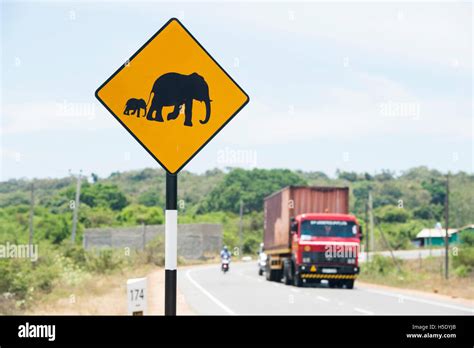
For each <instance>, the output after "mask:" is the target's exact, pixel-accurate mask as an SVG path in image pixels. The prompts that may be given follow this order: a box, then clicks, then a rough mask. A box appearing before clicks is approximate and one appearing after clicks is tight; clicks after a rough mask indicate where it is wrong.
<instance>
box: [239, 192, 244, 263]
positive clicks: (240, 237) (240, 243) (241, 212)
mask: <svg viewBox="0 0 474 348" xmlns="http://www.w3.org/2000/svg"><path fill="white" fill-rule="evenodd" d="M243 215H244V202H243V201H242V200H240V222H239V255H240V257H242V254H243V251H242V229H243V221H242V218H243Z"/></svg>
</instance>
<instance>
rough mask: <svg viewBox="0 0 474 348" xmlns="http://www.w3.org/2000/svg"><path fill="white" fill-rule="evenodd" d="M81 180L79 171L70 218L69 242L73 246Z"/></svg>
mask: <svg viewBox="0 0 474 348" xmlns="http://www.w3.org/2000/svg"><path fill="white" fill-rule="evenodd" d="M81 178H82V170H80V171H79V175H78V176H77V183H76V200H75V202H74V211H73V215H72V216H73V217H72V233H71V241H72V243H73V244H74V243H75V242H76V231H77V214H78V212H79V204H80V201H79V199H80V197H81Z"/></svg>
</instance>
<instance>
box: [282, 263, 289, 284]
mask: <svg viewBox="0 0 474 348" xmlns="http://www.w3.org/2000/svg"><path fill="white" fill-rule="evenodd" d="M290 272H291V265H290V264H289V262H286V261H285V262H284V263H283V278H282V279H281V280H282V282H283V283H284V284H285V285H290V284H291V277H290Z"/></svg>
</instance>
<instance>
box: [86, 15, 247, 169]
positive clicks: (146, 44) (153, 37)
mask: <svg viewBox="0 0 474 348" xmlns="http://www.w3.org/2000/svg"><path fill="white" fill-rule="evenodd" d="M173 21H176V22H177V23H178V24H179V25H180V26H181V27H182V28H183V29H184V30H185V31H186V33H188V35H189V36H190V37H191V38H192V39H193V40H194V42H196V43H197V44H198V45H199V47H201V49H202V50H203V51H204V52H205V53H206V54H207V55H208V57H209V58H211V59H212V60H213V61H214V63H215V64H216V65H217V66H218V67H219V68H220V69H221V70H222V72H223V73H224V74H226V75H227V77H228V78H229V79H230V80H231V81H232V82H233V83H234V84H235V85H236V86H237V88H239V89H240V90H241V91H242V93H243V94H245V96H246V97H247V100H246V101H245V103H244V104H242V106H241V107H240V108H239V109H237V111H236V112H234V114H233V115H232V116H231V117H229V119H228V120H227V121H226V122H225V123H224V124H223V125H222V126H221V127H220V128H219V129H218V130H217V131H216V132H215V133H214V134H213V135H212V136H211V137H210V138H209V139H208V140H207V141H206V142H205V143H204V144H203V145H202V146H201V147H200V148H199V149H198V150H197V151H196V152H194V154H193V155H192V156H190V157H189V158H188V160H187V161H186V162H184V164H183V165H182V166H181V167H179V168H178V169H177V170H176V171H175V172H171V171H169V170H168V168H166V166H165V165H164V164H163V163H161V161H160V160H159V159H158V158H157V157H156V156H155V155H154V154H153V153H152V152H151V151H150V150H148V148H147V147H146V146H145V145H144V144H143V143H142V142H141V141H140V139H138V138H137V137H136V136H135V134H133V133H132V131H131V130H130V129H128V127H127V126H126V125H125V124H124V123H123V122H122V120H120V118H119V117H118V116H117V115H116V114H115V113H114V112H113V111H112V110H111V109H110V108H109V107H108V106H107V104H105V103H104V101H103V100H102V99H100V97H99V91H100V90H101V89H102V88H103V87H104V86H105V85H106V84H107V83H109V81H110V80H112V79H113V78H114V77H115V76H116V75H117V74H118V73H119V72H120V71H122V69H123V68H125V67H126V64H122V66H120V68H119V69H118V70H117V71H115V72H114V73H113V74H112V76H110V77H109V78H108V79H107V80H106V81H105V82H104V83H103V84H102V85H100V87H99V88H97V90H96V91H95V97H96V98H97V99H98V100H99V102H100V103H101V104H102V105H103V106H104V107H105V108H106V109H107V110H108V111H109V112H110V113H111V114H112V116H114V117H115V119H116V120H117V121H119V122H120V124H121V125H122V126H123V127H124V128H125V129H126V130H127V132H129V133H130V134H131V135H132V136H133V137H134V138H135V140H136V141H138V143H139V144H140V145H141V146H142V147H143V148H144V149H145V150H146V151H147V152H148V153H149V154H150V155H151V157H153V158H154V159H155V161H157V162H158V163H159V164H160V166H162V167H163V169H165V170H166V171H167V172H168V173H170V174H177V173H179V172H180V171H181V170H182V169H183V168H184V167H185V166H186V164H188V163H189V162H190V161H191V160H192V159H193V158H194V157H195V156H196V155H197V154H198V153H199V152H200V151H201V150H202V149H203V148H204V147H205V146H206V145H207V144H208V143H209V142H210V141H211V140H212V139H213V138H214V137H215V136H216V135H217V134H218V133H219V132H220V131H221V130H222V129H223V128H224V127H225V126H226V125H227V124H228V123H229V122H230V121H231V120H232V119H233V118H234V117H235V115H237V114H238V113H239V112H240V110H242V109H243V108H244V107H245V105H247V104H248V103H249V101H250V97H249V96H248V94H247V93H245V91H244V90H243V89H242V87H240V86H239V84H238V83H237V82H235V81H234V79H233V78H232V77H231V76H230V75H229V74H228V73H227V72H226V71H225V70H224V68H222V67H221V66H220V64H219V63H218V62H217V61H216V60H215V59H214V58H213V57H212V56H211V55H210V54H209V52H207V50H206V49H205V48H204V47H203V46H202V45H201V44H200V43H199V41H198V40H196V38H195V37H194V36H193V35H192V34H191V33H190V32H189V30H188V29H186V27H185V26H184V25H183V23H181V22H180V21H179V20H178V19H177V18H174V17H173V18H171V19H170V20H168V22H166V24H165V25H163V26H162V27H161V29H160V30H158V31H157V32H156V34H155V35H153V36H152V37H151V38H150V39H149V40H148V41H147V42H145V44H144V45H143V46H142V47H140V48H139V50H138V51H137V52H135V53H134V54H133V56H131V57H130V59H129V60H128V62H130V63H131V62H132V60H133V59H134V58H135V57H136V56H137V55H138V54H139V53H140V52H141V51H142V50H143V49H144V48H145V47H146V46H148V44H149V43H150V42H151V41H153V40H154V39H155V37H157V36H158V35H159V34H160V33H161V32H162V31H163V30H164V29H165V28H166V27H167V26H168V25H169V24H171V22H173Z"/></svg>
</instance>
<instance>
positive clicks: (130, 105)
mask: <svg viewBox="0 0 474 348" xmlns="http://www.w3.org/2000/svg"><path fill="white" fill-rule="evenodd" d="M140 109H143V110H145V113H144V115H146V103H145V100H143V99H135V98H131V99H129V100H128V101H127V103H126V104H125V110H124V111H123V114H124V115H130V111H131V112H132V115H135V113H136V114H137V117H140Z"/></svg>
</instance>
